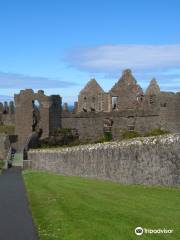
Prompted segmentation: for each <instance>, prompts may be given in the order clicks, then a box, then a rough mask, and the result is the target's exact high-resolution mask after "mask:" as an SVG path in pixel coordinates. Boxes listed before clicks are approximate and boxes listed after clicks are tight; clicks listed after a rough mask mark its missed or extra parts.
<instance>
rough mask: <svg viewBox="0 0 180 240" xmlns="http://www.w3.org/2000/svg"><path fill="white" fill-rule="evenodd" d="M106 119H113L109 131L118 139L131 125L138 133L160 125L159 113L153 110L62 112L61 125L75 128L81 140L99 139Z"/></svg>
mask: <svg viewBox="0 0 180 240" xmlns="http://www.w3.org/2000/svg"><path fill="white" fill-rule="evenodd" d="M148 114H150V115H148ZM106 119H111V120H112V121H113V124H112V128H111V131H112V135H113V138H114V139H119V138H120V135H121V133H122V132H123V131H124V130H129V129H132V127H133V128H134V130H135V131H137V132H140V133H145V132H148V131H150V130H152V129H156V128H159V127H160V121H159V115H157V114H153V112H152V113H150V112H148V113H147V114H145V113H144V112H141V111H139V112H136V111H121V112H112V113H90V112H89V113H83V112H81V113H77V114H72V113H63V114H62V127H63V128H76V129H77V130H78V134H79V137H80V139H82V140H88V139H90V140H99V139H100V138H101V137H103V135H104V123H105V121H106Z"/></svg>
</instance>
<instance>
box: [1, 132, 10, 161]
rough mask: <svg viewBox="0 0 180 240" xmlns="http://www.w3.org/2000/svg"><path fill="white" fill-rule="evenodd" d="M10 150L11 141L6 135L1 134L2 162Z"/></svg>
mask: <svg viewBox="0 0 180 240" xmlns="http://www.w3.org/2000/svg"><path fill="white" fill-rule="evenodd" d="M9 148H10V139H9V137H8V136H7V135H6V134H0V160H5V158H6V156H7V153H8V151H9Z"/></svg>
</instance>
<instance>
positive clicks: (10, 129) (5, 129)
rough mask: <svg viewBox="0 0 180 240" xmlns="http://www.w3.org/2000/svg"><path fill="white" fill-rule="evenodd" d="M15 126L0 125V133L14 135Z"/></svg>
mask: <svg viewBox="0 0 180 240" xmlns="http://www.w3.org/2000/svg"><path fill="white" fill-rule="evenodd" d="M14 132H15V126H13V125H0V133H6V134H14Z"/></svg>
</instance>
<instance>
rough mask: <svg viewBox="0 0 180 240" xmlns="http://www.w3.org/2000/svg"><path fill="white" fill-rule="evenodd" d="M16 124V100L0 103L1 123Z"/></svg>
mask: <svg viewBox="0 0 180 240" xmlns="http://www.w3.org/2000/svg"><path fill="white" fill-rule="evenodd" d="M14 124H15V106H14V102H12V101H11V102H10V103H7V102H4V103H0V125H14Z"/></svg>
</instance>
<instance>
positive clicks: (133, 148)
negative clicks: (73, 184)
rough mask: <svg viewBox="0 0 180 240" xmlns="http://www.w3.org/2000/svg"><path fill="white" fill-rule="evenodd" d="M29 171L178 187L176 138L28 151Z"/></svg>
mask: <svg viewBox="0 0 180 240" xmlns="http://www.w3.org/2000/svg"><path fill="white" fill-rule="evenodd" d="M28 159H29V160H28V161H27V162H26V161H24V166H26V164H27V163H28V164H29V166H31V167H32V169H36V170H46V171H50V172H55V173H61V174H65V175H77V176H84V177H92V178H100V179H108V180H112V181H116V182H120V183H126V184H150V185H164V186H176V187H180V134H173V135H172V134H171V135H166V136H159V137H150V138H137V139H134V140H129V141H122V142H109V143H99V144H94V145H84V146H77V147H71V148H62V149H58V150H55V149H54V150H50V149H49V150H31V151H29V153H28Z"/></svg>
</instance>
